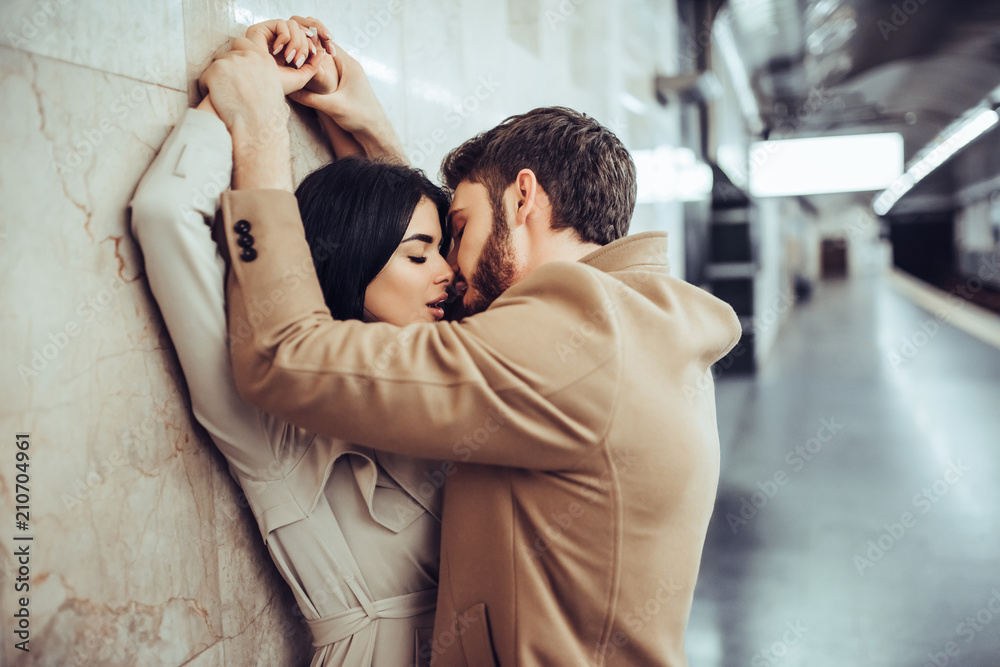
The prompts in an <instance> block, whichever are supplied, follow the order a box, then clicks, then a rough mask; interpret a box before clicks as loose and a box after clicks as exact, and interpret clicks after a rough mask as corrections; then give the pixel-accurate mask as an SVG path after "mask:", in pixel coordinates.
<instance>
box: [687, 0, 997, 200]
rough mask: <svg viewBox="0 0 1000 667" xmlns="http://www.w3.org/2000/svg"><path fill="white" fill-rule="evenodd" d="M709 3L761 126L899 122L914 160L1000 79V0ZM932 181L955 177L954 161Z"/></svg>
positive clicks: (868, 127)
mask: <svg viewBox="0 0 1000 667" xmlns="http://www.w3.org/2000/svg"><path fill="white" fill-rule="evenodd" d="M705 4H706V9H707V11H708V13H709V14H710V15H711V16H712V17H713V18H714V19H715V22H716V23H717V24H718V23H719V22H720V21H722V22H726V23H727V24H728V26H727V29H728V32H730V33H731V34H732V38H733V41H734V42H735V46H736V50H737V51H738V53H739V56H740V59H741V60H742V63H743V66H744V67H745V72H746V76H747V79H748V80H749V82H750V86H751V89H752V91H753V95H754V97H755V99H756V102H757V107H758V112H759V114H760V123H759V124H757V125H758V128H760V135H761V137H763V138H767V139H779V138H791V137H809V136H829V135H836V134H861V133H871V132H887V131H888V132H899V133H900V134H902V135H903V138H904V147H905V148H904V150H905V158H906V160H907V162H908V163H909V161H910V160H911V159H912V158H914V156H916V155H917V154H918V153H919V152H920V151H921V150H923V149H924V148H925V147H927V146H928V144H929V143H931V142H932V141H934V139H935V137H939V136H940V134H941V132H942V131H943V130H945V128H947V127H948V126H949V125H950V124H951V123H953V122H954V121H955V120H956V119H958V118H960V117H961V116H962V115H963V114H964V113H966V112H967V111H968V110H969V109H971V108H973V107H975V106H976V105H977V104H979V103H980V102H981V101H982V100H983V99H984V97H985V96H987V95H989V94H990V92H991V91H993V90H995V89H996V88H997V87H998V86H1000V0H978V1H977V0H949V1H945V0H892V1H887V0H727V1H725V2H720V1H719V0H709V1H708V2H706V3H705ZM994 131H997V130H994ZM924 187H925V188H929V189H934V188H937V189H942V190H947V189H950V188H951V174H950V172H949V170H948V169H942V170H940V171H938V172H936V173H935V174H933V176H932V177H931V178H928V179H927V183H925V186H924Z"/></svg>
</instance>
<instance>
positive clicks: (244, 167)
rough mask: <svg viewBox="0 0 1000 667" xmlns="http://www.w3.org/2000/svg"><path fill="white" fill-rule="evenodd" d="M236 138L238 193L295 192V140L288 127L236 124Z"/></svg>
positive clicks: (235, 188)
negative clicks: (293, 166) (293, 149)
mask: <svg viewBox="0 0 1000 667" xmlns="http://www.w3.org/2000/svg"><path fill="white" fill-rule="evenodd" d="M230 133H231V134H232V136H233V189H234V190H257V189H267V190H287V191H288V192H292V191H293V188H292V172H291V161H292V151H291V139H290V138H289V135H288V127H287V126H286V125H280V126H278V125H277V124H266V125H261V124H259V123H247V122H242V121H239V120H238V121H236V122H235V123H234V124H233V127H232V128H230Z"/></svg>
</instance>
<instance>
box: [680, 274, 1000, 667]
mask: <svg viewBox="0 0 1000 667" xmlns="http://www.w3.org/2000/svg"><path fill="white" fill-rule="evenodd" d="M717 391H718V410H719V427H720V436H721V440H722V475H721V477H722V478H721V481H720V485H719V497H718V503H717V505H716V510H715V515H714V517H713V521H712V524H711V526H710V527H709V533H708V539H707V543H706V546H705V554H704V559H703V563H702V571H701V577H700V579H699V583H698V588H697V590H696V599H695V604H694V608H693V611H692V616H691V622H690V626H689V634H688V652H689V657H690V663H691V665H692V667H730V666H735V665H750V666H752V667H756V666H758V665H789V666H791V665H808V666H809V667H822V666H825V665H830V666H838V667H839V666H845V665H846V666H852V667H853V666H857V667H864V666H869V665H871V666H873V667H921V666H922V665H938V666H939V667H940V666H943V665H963V666H974V667H987V666H989V667H996V666H997V665H1000V484H998V480H1000V350H997V349H995V348H992V347H989V346H987V345H985V344H984V343H981V342H980V341H978V340H976V339H974V338H971V337H969V336H967V335H966V334H964V333H962V332H960V331H958V330H955V329H953V328H952V327H950V326H948V325H947V324H944V323H941V322H938V321H935V319H934V317H933V315H932V314H930V313H928V312H926V311H923V310H920V309H919V308H917V307H915V306H913V305H911V304H910V303H909V302H907V301H906V300H904V299H903V298H901V297H900V296H899V295H897V294H896V293H894V292H892V291H891V290H890V289H889V288H888V287H887V286H886V284H885V282H883V280H881V279H877V278H873V279H861V280H856V281H845V282H831V283H825V284H823V285H820V286H819V287H818V289H817V290H816V292H815V293H814V296H813V299H812V300H811V301H810V302H808V303H805V304H802V305H800V306H799V307H798V308H797V309H796V310H795V311H794V312H793V313H792V315H791V317H790V320H789V321H788V323H787V324H786V325H785V327H784V329H783V330H782V332H781V335H780V337H779V340H778V343H777V346H776V348H775V352H774V353H773V357H772V358H771V360H770V361H769V363H768V364H767V365H766V366H765V368H764V369H763V370H762V372H761V373H760V375H759V376H758V377H757V378H755V379H743V380H722V381H720V382H719V383H718V387H717Z"/></svg>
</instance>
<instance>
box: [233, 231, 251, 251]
mask: <svg viewBox="0 0 1000 667" xmlns="http://www.w3.org/2000/svg"><path fill="white" fill-rule="evenodd" d="M236 245H238V246H239V247H241V248H249V247H250V246H252V245H253V237H252V236H250V235H249V234H240V235H239V237H238V238H237V239H236Z"/></svg>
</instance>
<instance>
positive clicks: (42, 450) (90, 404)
mask: <svg viewBox="0 0 1000 667" xmlns="http://www.w3.org/2000/svg"><path fill="white" fill-rule="evenodd" d="M292 14H302V15H313V16H317V17H318V18H320V19H322V20H324V21H325V22H326V24H327V25H328V26H329V27H330V28H331V29H332V31H333V33H334V36H335V39H337V41H338V42H340V43H341V45H342V46H343V47H345V48H347V49H348V50H349V51H350V52H352V53H353V54H354V55H355V56H356V57H358V58H359V59H360V60H361V61H362V63H363V64H364V65H365V67H366V68H367V70H368V72H369V75H370V77H371V79H372V81H373V83H374V85H375V87H376V91H377V93H378V94H379V96H380V98H381V99H382V100H383V103H384V104H385V106H386V108H387V110H388V112H389V115H390V117H391V119H392V120H393V122H394V123H395V125H396V127H397V128H398V130H399V133H400V135H401V137H402V139H403V142H404V144H405V145H406V146H407V148H408V151H409V154H410V157H411V160H412V161H413V162H414V163H415V164H416V165H418V166H420V167H423V168H425V169H426V170H428V172H429V173H430V174H432V175H433V176H436V175H437V173H438V167H439V165H440V160H441V158H442V156H443V155H444V154H445V152H446V151H447V150H448V149H449V148H451V147H453V146H454V145H457V144H458V143H459V142H460V141H462V140H464V139H466V138H468V137H470V136H471V135H473V134H474V133H476V132H478V131H480V130H483V129H486V128H488V127H490V126H492V125H493V124H495V123H497V122H498V121H500V120H501V119H503V118H504V117H506V116H507V115H509V114H512V113H517V112H521V111H526V110H528V109H530V108H533V107H535V106H540V105H547V104H562V105H567V106H572V107H576V108H578V109H580V110H583V111H586V112H588V113H590V114H591V115H594V116H595V117H597V118H598V119H600V120H601V121H602V122H604V123H605V124H607V125H608V126H610V127H612V128H613V129H614V130H615V131H617V132H618V133H619V134H620V136H622V138H623V139H625V141H626V143H627V144H628V145H629V146H630V147H631V148H650V147H653V146H655V145H658V144H662V143H676V140H677V137H678V134H679V123H678V120H677V118H676V116H675V115H674V114H673V113H672V112H671V111H670V110H663V109H662V108H659V107H658V106H657V105H656V103H655V101H654V100H653V97H652V85H651V80H652V76H653V74H654V72H661V73H667V74H670V73H672V71H673V69H674V66H675V63H674V62H671V57H670V54H672V53H675V52H676V50H677V48H676V44H677V38H676V18H675V16H674V8H673V2H670V1H667V2H657V1H656V0H610V1H606V0H601V1H598V0H546V1H543V2H536V1H535V0H507V1H506V2H503V1H498V2H488V3H487V2H481V1H480V0H403V1H401V2H397V1H392V2H390V1H389V0H384V1H372V2H359V1H353V2H337V3H335V8H334V3H328V2H319V1H318V0H301V1H300V2H295V3H293V2H285V1H282V0H247V1H245V2H233V1H230V0H208V1H207V2H194V1H193V0H132V1H131V2H129V3H125V2H114V1H112V2H100V3H99V2H96V1H93V0H90V1H88V0H4V2H3V3H2V4H0V146H2V150H0V202H2V212H3V213H2V216H0V340H2V346H0V348H2V351H0V355H2V367H3V370H4V373H3V380H4V381H3V385H2V389H0V438H2V440H3V443H4V444H3V446H2V447H0V452H2V455H0V517H2V521H0V526H2V527H0V618H2V619H3V620H2V621H0V628H2V634H0V664H4V665H32V666H34V665H53V666H59V667H69V666H75V665H81V666H82V665H143V666H144V667H145V666H157V665H164V666H166V665H191V666H198V667H201V666H208V665H240V666H244V665H268V666H274V665H278V666H283V665H305V664H308V661H309V656H310V655H311V646H310V638H309V634H308V631H307V630H306V629H305V627H304V625H303V624H302V622H301V620H300V618H299V617H298V615H297V613H296V611H297V608H296V606H295V603H294V601H293V599H292V597H291V595H290V593H289V592H288V591H287V590H286V588H285V585H284V582H283V581H282V580H281V579H280V577H279V576H278V574H277V572H276V570H275V568H274V567H273V565H272V564H271V561H270V559H269V557H268V555H267V552H266V550H265V548H264V545H263V543H262V542H261V540H260V536H259V533H258V531H257V528H256V526H255V524H254V523H253V519H252V517H251V515H250V513H249V510H248V509H247V508H246V506H245V502H241V501H242V496H241V494H240V492H239V490H238V488H237V487H236V486H235V484H234V482H233V481H232V479H231V478H230V476H229V474H228V472H227V470H226V468H225V466H224V463H223V460H222V458H221V456H220V455H219V454H218V452H217V451H216V450H215V448H214V446H212V444H211V442H210V440H209V439H208V437H207V436H206V435H205V433H204V431H202V429H201V428H200V427H199V426H198V425H197V424H196V423H195V421H194V420H193V418H192V415H191V411H190V402H189V399H188V396H187V390H186V387H185V384H184V380H183V377H182V376H181V374H180V371H179V366H178V364H177V359H176V356H175V354H174V351H173V348H172V346H171V343H170V339H169V337H168V336H167V333H166V330H165V328H164V326H163V322H162V320H161V318H160V315H159V312H158V310H157V307H156V303H155V301H154V300H153V299H152V297H151V295H150V292H149V288H148V284H147V282H146V279H145V276H144V273H143V263H142V256H141V253H139V252H138V248H137V246H136V244H135V242H134V241H133V240H132V239H131V237H130V235H129V233H128V231H127V225H126V218H125V205H126V203H127V201H128V200H129V198H130V196H131V194H132V192H133V190H134V188H135V186H136V183H137V182H138V180H139V178H140V176H141V175H142V172H143V171H144V169H145V168H146V166H147V165H148V164H149V163H150V161H151V160H152V158H153V156H154V155H155V153H156V151H157V150H158V148H159V146H160V144H161V143H162V142H163V140H164V138H165V137H166V136H167V133H168V131H169V129H170V127H171V126H172V125H173V123H175V122H176V121H177V119H178V118H179V117H180V115H181V113H182V112H183V110H184V109H185V108H186V107H187V106H188V105H189V104H191V103H194V102H196V101H197V99H198V94H197V86H196V79H197V76H198V74H199V73H200V72H201V71H202V69H204V67H205V66H206V65H207V64H208V63H209V62H210V61H211V58H212V55H213V53H214V52H215V51H216V50H217V49H218V48H220V47H221V46H223V45H224V44H225V43H226V41H227V39H228V38H229V37H230V36H234V35H240V34H242V33H243V31H244V30H245V28H246V26H247V25H249V24H251V23H254V22H256V21H259V20H264V19H268V18H273V17H276V16H281V17H287V16H290V15H292ZM626 95H627V96H626ZM291 123H292V126H293V137H294V147H295V156H294V160H293V171H294V173H295V176H296V179H301V178H302V177H303V176H304V175H305V174H306V173H308V171H310V170H311V169H313V168H315V167H317V166H319V165H320V164H322V163H323V162H324V161H325V160H326V159H328V154H327V153H326V151H325V150H324V149H323V148H322V145H321V144H320V143H319V141H320V136H319V134H318V133H317V128H316V124H315V122H314V121H312V120H311V119H310V118H309V117H308V115H307V114H306V113H303V112H301V110H297V111H295V112H294V113H293V118H292V120H291ZM680 228H681V225H680V207H679V205H678V206H670V205H666V206H664V205H657V206H656V207H652V206H644V207H640V209H639V210H638V211H637V214H636V221H635V224H634V230H636V231H640V230H644V229H668V230H673V231H676V232H677V235H675V236H674V237H673V246H674V253H675V254H674V256H675V257H682V256H683V239H682V238H680V236H679V230H680ZM21 433H26V434H29V440H28V442H29V443H30V444H29V445H27V447H28V448H27V450H26V451H27V453H28V455H29V459H28V461H27V462H28V464H29V465H28V466H26V467H24V468H23V469H22V470H26V471H27V474H28V475H29V476H30V481H29V483H28V484H27V486H28V494H29V496H30V497H29V498H27V499H28V500H29V503H28V504H29V505H30V510H29V511H30V519H29V522H28V523H29V528H28V530H27V531H20V530H18V529H17V528H16V526H15V511H16V508H15V505H16V504H19V503H21V502H22V501H23V500H24V499H25V498H24V497H22V498H18V495H17V494H18V493H23V492H24V489H22V488H18V487H17V482H18V477H17V476H18V474H22V475H23V474H24V472H22V471H19V470H18V469H17V468H16V467H15V466H16V464H17V461H16V458H15V457H16V455H17V452H18V451H19V449H18V440H17V434H21ZM21 442H23V440H22V441H21ZM22 463H23V462H22ZM24 479H25V478H23V477H22V478H21V481H24ZM27 535H31V536H32V537H33V540H32V541H30V542H28V541H15V540H14V537H17V536H20V537H23V536H27ZM25 545H28V547H29V553H30V560H29V563H28V566H27V567H28V574H27V576H26V577H25V576H21V575H19V569H18V568H19V567H21V564H20V563H19V562H18V556H17V555H16V554H17V553H18V552H19V550H23V548H24V546H25ZM19 579H21V580H26V583H28V584H30V589H29V590H28V592H26V593H25V592H23V591H22V592H17V590H16V587H17V586H19V585H20V584H21V583H22V582H20V581H19ZM22 596H28V597H29V598H30V601H29V604H28V613H29V617H28V621H27V624H28V628H29V632H30V644H28V646H29V648H30V652H27V653H25V652H23V651H21V650H18V649H17V647H16V644H17V642H18V641H19V638H18V637H17V636H16V635H15V634H14V630H15V629H16V627H15V624H16V622H17V619H15V618H14V614H15V613H16V612H17V611H18V609H20V604H19V598H20V597H22Z"/></svg>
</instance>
